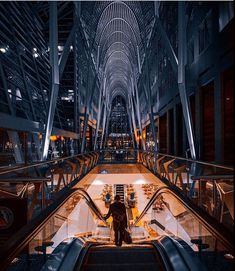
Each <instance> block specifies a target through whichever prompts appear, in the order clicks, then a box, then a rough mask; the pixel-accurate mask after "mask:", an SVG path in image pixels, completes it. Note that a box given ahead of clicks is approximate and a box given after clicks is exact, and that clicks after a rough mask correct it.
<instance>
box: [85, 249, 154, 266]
mask: <svg viewBox="0 0 235 271" xmlns="http://www.w3.org/2000/svg"><path fill="white" fill-rule="evenodd" d="M155 261H156V256H155V252H154V251H153V250H150V249H145V250H144V249H141V250H126V249H124V250H113V249H112V250H107V249H106V250H94V251H91V252H90V253H89V255H88V259H87V262H88V263H89V264H118V263H128V264H137V263H154V262H155Z"/></svg>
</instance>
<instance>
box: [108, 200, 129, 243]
mask: <svg viewBox="0 0 235 271" xmlns="http://www.w3.org/2000/svg"><path fill="white" fill-rule="evenodd" d="M110 216H112V218H113V230H114V237H115V245H116V246H121V245H122V241H123V239H124V232H125V229H126V228H127V215H126V206H125V204H124V203H122V202H121V201H120V196H119V195H116V196H115V197H114V203H112V204H110V207H109V211H108V213H107V215H106V216H105V217H104V219H105V220H106V219H108V218H109V217H110Z"/></svg>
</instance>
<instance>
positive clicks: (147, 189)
mask: <svg viewBox="0 0 235 271" xmlns="http://www.w3.org/2000/svg"><path fill="white" fill-rule="evenodd" d="M157 188H158V185H155V184H142V189H143V190H144V194H145V195H146V197H147V199H150V198H151V197H152V196H153V194H154V193H155V192H156V190H157Z"/></svg>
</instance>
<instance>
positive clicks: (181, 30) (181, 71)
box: [178, 1, 196, 159]
mask: <svg viewBox="0 0 235 271" xmlns="http://www.w3.org/2000/svg"><path fill="white" fill-rule="evenodd" d="M185 17H186V16H185V2H183V1H182V2H178V87H179V93H180V99H181V103H182V109H183V116H184V121H185V127H186V131H187V137H188V142H189V147H190V152H191V157H192V159H196V152H195V144H194V138H193V127H192V118H191V111H190V106H189V101H188V96H187V92H186V84H185V51H186V22H185Z"/></svg>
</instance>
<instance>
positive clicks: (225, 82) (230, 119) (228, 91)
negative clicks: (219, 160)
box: [222, 69, 234, 164]
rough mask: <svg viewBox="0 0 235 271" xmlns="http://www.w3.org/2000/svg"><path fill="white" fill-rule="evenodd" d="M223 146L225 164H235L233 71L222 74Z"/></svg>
mask: <svg viewBox="0 0 235 271" xmlns="http://www.w3.org/2000/svg"><path fill="white" fill-rule="evenodd" d="M222 111H223V118H222V144H223V148H222V149H223V162H224V163H225V164H233V162H234V77H233V69H229V70H227V71H225V72H224V73H223V74H222Z"/></svg>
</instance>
